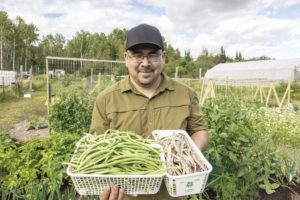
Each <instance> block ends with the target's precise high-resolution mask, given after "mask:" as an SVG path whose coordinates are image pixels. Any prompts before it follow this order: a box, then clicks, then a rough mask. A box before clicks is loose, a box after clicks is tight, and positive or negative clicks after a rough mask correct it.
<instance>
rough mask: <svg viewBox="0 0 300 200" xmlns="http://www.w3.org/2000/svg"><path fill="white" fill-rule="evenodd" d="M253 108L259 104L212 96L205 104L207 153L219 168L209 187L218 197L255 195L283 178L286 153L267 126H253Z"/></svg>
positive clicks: (236, 197)
mask: <svg viewBox="0 0 300 200" xmlns="http://www.w3.org/2000/svg"><path fill="white" fill-rule="evenodd" d="M250 108H253V109H254V110H255V109H256V105H252V104H250V103H249V104H246V103H243V102H239V101H233V100H232V99H231V100H230V101H229V100H227V99H216V100H211V101H208V102H207V103H206V104H205V106H204V107H203V111H204V113H205V116H206V118H207V122H208V128H209V134H210V146H209V148H208V149H207V151H206V152H205V154H206V156H207V158H208V159H209V160H210V161H211V162H212V163H213V167H214V169H215V170H214V171H213V172H212V174H211V178H212V180H211V181H210V182H209V183H208V189H209V190H210V193H213V196H214V198H215V199H225V200H226V199H247V198H254V197H256V196H257V195H258V191H259V188H262V189H264V190H265V191H266V192H269V193H271V192H273V191H274V189H276V188H277V187H278V186H279V184H278V183H279V182H280V181H281V180H283V177H284V173H285V169H286V168H285V163H284V160H283V155H282V154H281V152H279V151H278V148H277V146H275V145H273V144H272V141H271V140H270V138H269V137H265V136H264V134H263V132H262V131H263V129H259V128H258V127H255V126H253V124H252V121H251V120H249V118H248V112H249V110H250ZM237 188H238V189H237Z"/></svg>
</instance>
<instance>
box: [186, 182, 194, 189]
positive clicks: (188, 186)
mask: <svg viewBox="0 0 300 200" xmlns="http://www.w3.org/2000/svg"><path fill="white" fill-rule="evenodd" d="M193 185H194V182H193V181H188V182H186V187H187V188H191V187H193Z"/></svg>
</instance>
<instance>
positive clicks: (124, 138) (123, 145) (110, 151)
mask: <svg viewBox="0 0 300 200" xmlns="http://www.w3.org/2000/svg"><path fill="white" fill-rule="evenodd" d="M82 144H84V145H82ZM82 144H79V145H78V149H77V152H76V154H75V156H74V158H73V160H72V171H73V172H75V173H86V174H137V175H139V174H153V173H154V174H155V173H163V172H164V171H165V170H166V169H165V168H164V166H165V163H164V162H163V161H162V160H161V158H160V157H161V153H162V152H161V149H160V148H157V147H156V146H151V145H152V144H156V145H158V144H157V142H155V141H154V140H145V139H143V138H142V137H141V136H140V135H137V134H135V133H132V132H128V131H116V130H111V129H110V130H107V131H105V133H104V134H102V135H99V136H94V135H87V136H86V138H85V140H84V141H82Z"/></svg>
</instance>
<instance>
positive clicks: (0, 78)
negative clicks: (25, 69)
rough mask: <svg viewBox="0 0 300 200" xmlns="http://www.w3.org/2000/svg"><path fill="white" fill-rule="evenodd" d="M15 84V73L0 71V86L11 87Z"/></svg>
mask: <svg viewBox="0 0 300 200" xmlns="http://www.w3.org/2000/svg"><path fill="white" fill-rule="evenodd" d="M15 82H16V72H14V71H1V70H0V85H11V84H13V83H15Z"/></svg>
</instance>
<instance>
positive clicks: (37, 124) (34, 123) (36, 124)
mask: <svg viewBox="0 0 300 200" xmlns="http://www.w3.org/2000/svg"><path fill="white" fill-rule="evenodd" d="M46 127H48V120H47V119H45V118H43V117H38V118H35V119H32V120H30V121H29V125H28V127H27V130H31V129H35V130H37V129H40V128H46Z"/></svg>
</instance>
